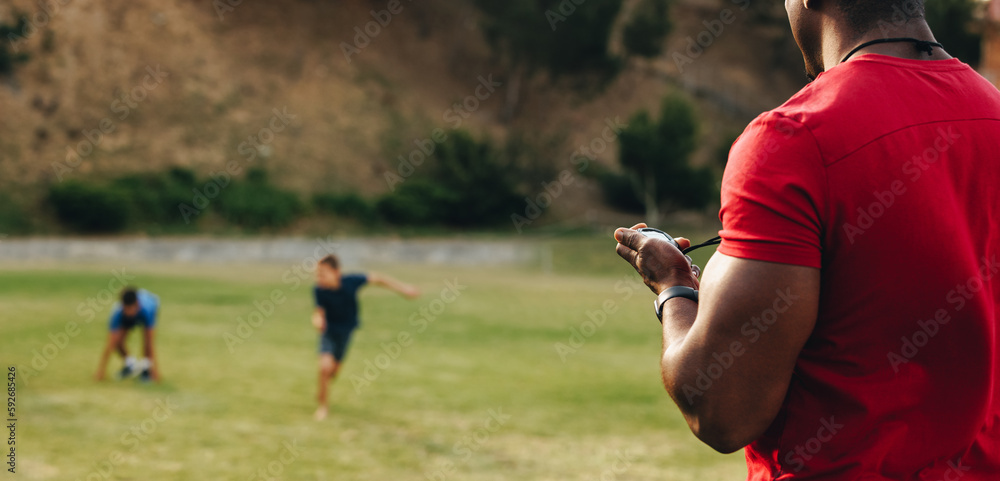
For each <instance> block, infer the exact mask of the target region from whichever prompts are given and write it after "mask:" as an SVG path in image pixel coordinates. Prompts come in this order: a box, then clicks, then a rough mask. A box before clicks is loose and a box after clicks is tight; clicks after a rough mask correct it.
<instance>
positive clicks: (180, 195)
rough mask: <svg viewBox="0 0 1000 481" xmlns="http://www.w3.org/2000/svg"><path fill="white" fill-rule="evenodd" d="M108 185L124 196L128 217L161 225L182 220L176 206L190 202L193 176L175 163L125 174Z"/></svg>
mask: <svg viewBox="0 0 1000 481" xmlns="http://www.w3.org/2000/svg"><path fill="white" fill-rule="evenodd" d="M112 185H113V186H114V187H116V188H118V189H119V190H120V191H121V192H123V193H124V194H125V195H126V196H127V197H128V199H129V202H128V205H129V208H130V209H131V211H132V215H131V218H132V219H135V220H137V221H139V222H142V223H149V224H157V225H164V224H180V223H183V222H184V216H183V215H182V213H181V210H180V208H179V206H180V205H181V204H184V203H188V204H190V203H191V197H192V192H193V189H195V188H196V187H197V180H196V178H195V175H194V172H192V171H190V170H188V169H182V168H178V167H175V168H173V169H171V170H169V171H167V172H165V173H144V174H131V175H126V176H123V177H119V178H118V179H115V180H114V181H113V182H112Z"/></svg>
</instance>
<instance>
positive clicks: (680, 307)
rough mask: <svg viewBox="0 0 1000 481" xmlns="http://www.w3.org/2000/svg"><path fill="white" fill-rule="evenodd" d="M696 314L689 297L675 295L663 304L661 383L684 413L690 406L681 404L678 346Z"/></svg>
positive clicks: (680, 367)
mask: <svg viewBox="0 0 1000 481" xmlns="http://www.w3.org/2000/svg"><path fill="white" fill-rule="evenodd" d="M697 316H698V304H697V303H696V302H694V301H692V300H690V299H686V298H683V297H677V298H673V299H670V300H668V301H667V302H666V303H664V304H663V317H662V319H661V320H662V321H663V353H662V356H661V357H660V375H661V376H662V377H663V385H664V386H665V387H666V388H667V391H668V393H669V394H670V396H671V397H672V398H674V400H675V401H677V404H678V407H680V408H681V410H682V411H684V412H685V413H686V412H688V410H689V409H690V408H691V407H692V406H690V405H689V404H687V403H686V404H685V405H681V399H683V397H682V396H683V393H682V392H681V388H680V386H682V385H683V384H684V380H683V379H682V377H683V372H682V364H683V362H682V359H681V358H680V355H681V352H680V348H681V346H683V344H684V340H685V339H686V338H687V335H688V333H689V332H690V331H691V327H692V326H693V325H694V321H695V318H696V317H697Z"/></svg>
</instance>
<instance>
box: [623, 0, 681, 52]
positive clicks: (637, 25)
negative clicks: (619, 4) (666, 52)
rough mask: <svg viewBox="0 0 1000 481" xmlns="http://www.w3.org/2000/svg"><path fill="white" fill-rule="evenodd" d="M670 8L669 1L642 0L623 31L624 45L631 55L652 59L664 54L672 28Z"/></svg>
mask: <svg viewBox="0 0 1000 481" xmlns="http://www.w3.org/2000/svg"><path fill="white" fill-rule="evenodd" d="M669 7H670V5H669V3H668V1H667V0H640V2H639V5H637V6H636V7H635V10H634V11H633V12H632V18H631V19H630V20H629V21H628V23H627V24H625V28H624V29H622V43H624V44H625V50H626V51H627V52H628V53H629V54H630V55H639V56H641V57H647V58H652V57H655V56H657V55H659V54H660V53H661V52H663V40H664V38H666V36H667V34H668V33H670V28H671V24H670V17H669Z"/></svg>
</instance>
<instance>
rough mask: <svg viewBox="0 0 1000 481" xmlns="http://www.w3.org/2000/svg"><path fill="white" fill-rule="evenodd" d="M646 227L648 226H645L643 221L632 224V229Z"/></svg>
mask: <svg viewBox="0 0 1000 481" xmlns="http://www.w3.org/2000/svg"><path fill="white" fill-rule="evenodd" d="M646 227H649V226H647V225H646V223H645V222H640V223H638V224H636V225H634V226H632V230H636V229H645V228H646Z"/></svg>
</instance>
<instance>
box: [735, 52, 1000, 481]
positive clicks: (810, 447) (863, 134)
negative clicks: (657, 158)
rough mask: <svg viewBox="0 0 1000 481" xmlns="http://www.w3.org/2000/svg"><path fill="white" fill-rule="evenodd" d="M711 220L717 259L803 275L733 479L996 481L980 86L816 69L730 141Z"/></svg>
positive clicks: (984, 96) (999, 409)
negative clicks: (807, 316) (743, 470)
mask: <svg viewBox="0 0 1000 481" xmlns="http://www.w3.org/2000/svg"><path fill="white" fill-rule="evenodd" d="M719 216H720V218H721V220H722V224H723V230H722V232H721V235H722V238H723V241H722V245H721V246H720V247H719V252H722V253H723V254H726V255H729V256H734V257H740V258H746V259H757V260H762V261H770V262H778V263H784V264H795V265H801V266H809V267H816V268H819V269H820V270H821V286H822V287H821V291H820V302H819V316H818V319H817V321H816V326H815V329H814V331H813V333H812V335H811V337H810V338H809V340H808V341H807V342H806V344H805V347H804V348H803V349H802V352H801V353H800V355H799V358H798V361H797V363H796V366H795V371H794V374H793V375H792V379H791V384H790V386H789V388H788V393H787V395H786V397H785V401H784V404H783V405H782V408H781V410H780V412H779V413H778V416H777V417H776V418H775V420H774V422H773V423H772V424H771V426H770V428H768V430H767V431H766V432H765V434H764V435H763V436H761V438H760V439H758V440H757V441H755V442H754V443H752V444H751V445H749V446H748V447H747V448H746V458H747V465H748V469H749V479H751V480H772V479H774V480H778V479H780V480H789V479H795V480H799V479H808V480H837V481H840V480H844V481H848V480H849V481H856V480H920V481H938V480H946V481H954V480H957V479H959V478H961V479H962V480H963V481H978V480H990V481H996V480H1000V311H998V300H1000V276H997V274H1000V259H998V257H1000V92H998V91H997V89H996V88H994V87H993V86H992V85H990V84H989V83H988V82H987V81H986V80H984V79H983V78H982V77H980V76H979V75H978V74H977V73H976V72H975V71H973V70H972V69H971V68H969V67H968V66H967V65H965V64H963V63H961V62H960V61H958V60H955V59H952V60H945V61H919V60H904V59H898V58H893V57H886V56H882V55H863V56H860V57H858V58H855V59H854V60H852V61H850V62H847V63H845V64H843V65H840V66H837V67H835V68H833V69H830V70H829V71H828V72H826V73H823V74H822V75H820V76H819V77H818V78H817V79H816V80H815V81H814V82H812V83H811V84H810V85H808V86H807V87H805V88H804V89H802V91H800V92H799V93H798V94H796V95H795V96H794V97H792V98H791V99H790V100H789V101H788V102H786V103H785V104H784V105H782V106H781V107H779V108H778V109H776V110H773V111H771V112H767V113H765V114H762V115H761V116H760V117H758V118H757V119H756V120H754V122H753V123H751V124H750V126H749V127H747V129H746V131H745V132H744V133H743V135H742V136H741V137H740V138H739V140H738V141H737V142H736V143H735V144H734V146H733V149H732V152H731V153H730V156H729V165H728V166H727V168H726V173H725V176H724V179H723V184H722V210H721V212H720V214H719ZM779 322H780V320H779ZM745 334H747V335H753V334H754V333H749V332H748V333H745ZM758 334H759V333H758ZM759 335H764V336H766V335H767V333H763V334H759ZM751 339H753V337H751Z"/></svg>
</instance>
